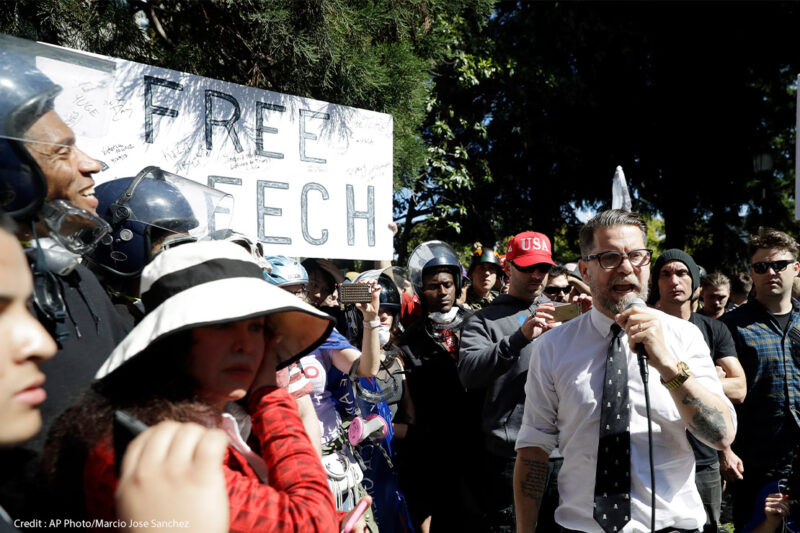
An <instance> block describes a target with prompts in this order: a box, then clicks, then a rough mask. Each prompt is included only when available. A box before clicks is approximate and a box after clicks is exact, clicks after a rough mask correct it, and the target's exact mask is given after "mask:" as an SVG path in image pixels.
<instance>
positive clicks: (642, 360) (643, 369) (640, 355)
mask: <svg viewBox="0 0 800 533" xmlns="http://www.w3.org/2000/svg"><path fill="white" fill-rule="evenodd" d="M636 356H637V359H638V360H639V373H640V374H641V376H642V383H643V384H644V405H645V410H646V412H647V451H648V455H649V457H650V491H651V492H650V533H655V530H656V469H655V465H654V462H653V417H652V416H651V414H650V386H649V385H648V377H649V374H650V372H649V371H648V368H647V352H645V350H644V346H642V345H641V344H640V345H638V346H637V347H636Z"/></svg>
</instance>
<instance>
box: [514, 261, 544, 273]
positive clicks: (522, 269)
mask: <svg viewBox="0 0 800 533" xmlns="http://www.w3.org/2000/svg"><path fill="white" fill-rule="evenodd" d="M511 264H512V265H514V268H516V269H517V270H519V271H520V272H523V273H525V274H533V273H534V272H536V271H537V270H538V271H539V272H541V273H542V274H549V273H550V269H551V268H552V265H549V264H547V263H536V264H535V265H530V266H526V267H521V266H519V265H518V264H516V263H515V262H514V261H511Z"/></svg>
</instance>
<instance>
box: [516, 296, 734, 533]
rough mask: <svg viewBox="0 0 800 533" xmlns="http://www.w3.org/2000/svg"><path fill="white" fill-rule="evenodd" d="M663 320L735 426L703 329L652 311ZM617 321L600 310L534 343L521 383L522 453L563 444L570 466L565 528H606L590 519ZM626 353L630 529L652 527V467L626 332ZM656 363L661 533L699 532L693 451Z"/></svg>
mask: <svg viewBox="0 0 800 533" xmlns="http://www.w3.org/2000/svg"><path fill="white" fill-rule="evenodd" d="M653 311H654V312H656V313H657V314H658V316H659V317H660V319H661V325H662V330H663V332H664V340H665V343H666V346H667V348H668V349H669V350H670V351H671V352H672V354H673V355H674V356H675V357H676V358H677V359H678V360H679V361H684V362H685V363H686V364H687V365H688V366H689V370H690V371H691V373H692V375H693V376H694V377H695V378H696V379H697V380H698V382H699V383H700V384H702V385H703V386H704V387H706V388H707V389H708V390H710V391H711V392H713V393H715V394H717V395H718V396H719V397H720V398H722V399H724V401H725V403H726V405H727V407H728V409H729V411H730V413H731V417H732V420H733V422H734V427H735V425H736V413H735V411H734V409H733V405H731V403H730V402H729V401H728V399H727V398H725V395H724V393H723V391H722V384H721V383H720V381H719V378H718V377H717V373H716V370H715V369H714V363H713V361H712V359H711V357H710V356H709V351H708V346H707V345H706V343H705V341H704V340H703V335H702V334H701V333H700V330H699V329H697V327H696V326H695V325H694V324H692V323H690V322H689V321H686V320H681V319H679V318H676V317H673V316H670V315H667V314H665V313H662V312H660V311H656V310H653ZM612 322H613V321H612V320H611V319H610V318H608V317H606V316H605V315H603V314H602V313H600V312H599V311H598V310H597V309H592V310H591V311H590V312H589V313H586V314H584V315H582V316H580V317H578V318H576V319H574V320H571V321H570V322H567V323H566V324H563V325H562V326H559V327H558V328H555V329H552V330H550V331H548V332H547V333H545V334H544V335H542V336H541V337H539V338H538V339H537V340H536V341H535V342H533V343H531V345H530V348H528V349H532V350H533V352H532V354H531V362H530V368H529V370H528V380H527V382H526V384H525V393H526V398H525V412H524V415H523V417H522V427H521V428H520V432H519V437H518V438H517V444H516V449H518V450H519V449H520V448H527V447H538V448H542V449H543V450H544V451H546V452H548V453H549V452H550V451H551V450H552V449H553V448H555V447H556V445H558V447H559V448H560V450H561V454H562V455H563V456H564V465H563V466H562V467H561V472H560V474H559V476H558V492H559V499H560V502H559V506H558V509H557V510H556V512H555V519H556V522H558V523H559V524H561V525H562V526H564V527H566V528H569V529H576V530H580V531H586V532H590V533H593V532H598V533H602V529H601V528H600V526H599V524H598V523H597V522H595V520H594V518H593V516H592V509H593V507H592V505H593V500H594V480H595V468H596V464H597V443H598V440H599V424H600V399H601V397H602V394H603V383H602V382H603V376H604V374H605V359H606V355H607V352H608V346H609V343H610V342H611V337H612V335H611V324H612ZM622 344H623V347H624V348H625V352H626V355H627V357H628V382H629V386H630V389H629V390H630V401H631V403H632V408H631V420H630V430H631V521H630V522H628V524H627V525H626V526H625V527H624V528H623V531H624V532H647V531H650V498H651V487H650V464H649V457H648V449H647V448H648V446H647V444H648V442H647V413H646V410H645V399H644V385H643V383H642V378H641V375H640V373H639V365H638V362H637V359H636V354H635V353H634V352H632V351H631V350H630V348H629V346H628V338H627V336H626V335H625V334H624V332H623V336H622ZM659 378H660V376H659V374H658V372H656V371H655V370H654V369H652V367H651V368H650V374H649V379H648V384H649V388H650V405H651V413H652V419H653V461H654V464H655V478H656V530H658V529H662V528H665V527H677V528H686V529H693V528H701V527H702V526H703V524H704V523H705V521H706V516H705V511H704V510H703V504H702V502H701V500H700V496H699V494H698V492H697V489H696V487H695V482H694V466H695V464H694V454H693V453H692V448H691V447H690V446H689V441H688V440H687V439H686V433H685V430H686V426H685V424H684V422H683V421H682V420H681V418H680V414H679V413H678V408H677V407H676V406H675V402H674V401H673V399H672V396H671V395H670V393H669V391H668V390H667V389H666V387H664V385H662V384H661V382H660V379H659Z"/></svg>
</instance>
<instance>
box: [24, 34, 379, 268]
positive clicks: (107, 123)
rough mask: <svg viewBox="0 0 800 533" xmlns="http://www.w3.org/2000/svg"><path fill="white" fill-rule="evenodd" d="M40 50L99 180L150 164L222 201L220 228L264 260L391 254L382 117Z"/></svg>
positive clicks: (60, 106)
mask: <svg viewBox="0 0 800 533" xmlns="http://www.w3.org/2000/svg"><path fill="white" fill-rule="evenodd" d="M47 48H50V49H51V50H52V51H53V53H52V54H43V55H42V57H39V58H38V59H37V66H38V67H39V68H40V69H41V70H42V71H44V72H45V73H46V74H47V75H48V76H50V77H51V78H52V79H53V80H54V81H55V82H56V83H59V80H64V83H63V84H64V86H69V87H70V90H65V91H64V92H63V94H62V95H60V96H59V98H58V99H57V100H56V111H57V112H58V113H59V115H60V116H61V117H62V118H64V120H65V122H67V123H68V124H69V125H70V126H71V127H73V129H75V131H76V133H77V135H78V146H79V147H80V148H81V149H83V150H84V151H85V152H87V153H89V154H90V155H92V156H93V157H95V158H97V159H99V160H101V161H103V162H104V163H106V164H107V165H108V169H107V170H105V171H104V172H102V173H100V174H98V175H96V180H97V182H98V183H102V182H103V181H106V180H110V179H115V178H121V177H128V176H134V175H136V174H137V172H138V171H139V170H141V169H142V168H143V167H146V166H149V165H155V166H159V167H161V168H163V169H164V170H168V171H170V172H173V173H175V174H178V175H181V176H184V177H186V178H189V179H191V180H194V181H197V182H199V183H203V184H205V185H209V186H211V187H215V188H218V189H220V190H223V191H224V192H227V193H230V194H232V195H233V197H234V200H235V208H234V214H233V219H232V222H231V227H232V228H233V229H235V230H237V231H240V232H242V233H245V234H247V235H249V236H251V237H253V238H257V239H258V240H259V241H261V242H262V243H263V245H264V248H265V251H266V252H267V253H268V254H270V255H278V254H282V255H289V256H302V257H327V258H350V259H391V258H392V255H393V249H392V231H391V230H390V229H389V227H388V226H389V224H390V223H391V222H392V190H393V188H392V127H393V123H392V117H391V115H387V114H383V113H376V112H373V111H367V110H363V109H356V108H352V107H347V106H341V105H335V104H330V103H326V102H321V101H318V100H313V99H310V98H301V97H296V96H290V95H286V94H280V93H276V92H271V91H264V90H260V89H255V88H252V87H245V86H242V85H236V84H233V83H227V82H223V81H219V80H214V79H209V78H204V77H201V76H195V75H191V74H187V73H184V72H177V71H173V70H168V69H163V68H158V67H153V66H149V65H143V64H140V63H134V62H130V61H124V60H121V59H116V58H110V57H104V56H97V55H94V54H84V53H80V52H75V51H70V50H67V49H63V48H59V47H47ZM47 55H50V56H51V57H47ZM109 73H110V74H111V75H109ZM76 76H79V77H80V80H81V83H80V84H78V88H77V89H76V88H75V77H76ZM67 80H69V83H67ZM109 80H110V81H109ZM96 123H102V126H96V125H95V124H96ZM212 222H213V221H212Z"/></svg>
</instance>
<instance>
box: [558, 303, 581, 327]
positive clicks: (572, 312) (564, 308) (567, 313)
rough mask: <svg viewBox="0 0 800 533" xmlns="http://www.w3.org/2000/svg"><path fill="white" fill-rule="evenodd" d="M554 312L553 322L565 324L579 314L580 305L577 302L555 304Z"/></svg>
mask: <svg viewBox="0 0 800 533" xmlns="http://www.w3.org/2000/svg"><path fill="white" fill-rule="evenodd" d="M554 305H555V306H556V310H555V311H554V312H553V321H555V322H567V321H569V320H572V319H573V318H575V317H577V316H579V315H580V314H581V304H580V303H578V302H573V303H562V304H559V303H556V304H554Z"/></svg>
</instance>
